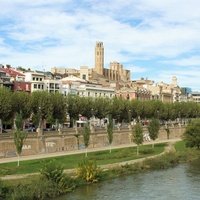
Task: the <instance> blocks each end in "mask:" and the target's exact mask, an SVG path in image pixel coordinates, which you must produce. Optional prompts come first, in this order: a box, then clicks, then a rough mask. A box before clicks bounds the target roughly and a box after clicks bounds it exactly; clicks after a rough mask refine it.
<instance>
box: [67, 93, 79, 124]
mask: <svg viewBox="0 0 200 200" xmlns="http://www.w3.org/2000/svg"><path fill="white" fill-rule="evenodd" d="M66 102H67V112H68V113H69V117H70V127H72V126H73V125H74V120H78V118H79V114H80V113H81V111H82V108H83V106H82V101H81V97H79V96H75V95H68V96H67V98H66Z"/></svg>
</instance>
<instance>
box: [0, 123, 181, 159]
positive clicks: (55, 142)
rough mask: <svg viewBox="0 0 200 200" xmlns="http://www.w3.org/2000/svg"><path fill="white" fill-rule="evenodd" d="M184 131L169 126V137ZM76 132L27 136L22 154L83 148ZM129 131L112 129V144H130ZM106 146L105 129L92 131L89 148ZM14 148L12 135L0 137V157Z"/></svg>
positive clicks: (11, 154)
mask: <svg viewBox="0 0 200 200" xmlns="http://www.w3.org/2000/svg"><path fill="white" fill-rule="evenodd" d="M145 131H146V128H145V127H144V132H145ZM184 131H185V128H184V127H174V128H170V138H171V139H172V138H180V137H181V136H182V134H183V132H184ZM75 134H76V132H69V133H67V132H65V133H63V134H60V135H58V134H55V133H54V134H48V135H44V136H41V137H37V136H36V135H35V136H34V135H31V133H30V134H29V136H28V137H27V139H26V140H25V142H24V145H23V151H22V155H35V154H41V153H55V152H61V151H72V150H77V149H78V148H79V149H83V148H84V143H83V138H82V136H81V135H80V136H79V137H75ZM158 139H160V140H162V139H167V134H166V131H165V129H164V128H161V129H160V131H159V138H158ZM131 142H132V141H131V131H130V130H129V129H122V130H114V134H113V143H112V144H113V145H122V144H130V143H131ZM104 146H108V139H107V134H106V130H99V131H96V132H95V133H93V134H92V135H91V137H90V145H89V148H96V147H104ZM15 156H16V150H15V145H14V140H13V137H12V136H10V137H8V138H1V139H0V158H6V157H15Z"/></svg>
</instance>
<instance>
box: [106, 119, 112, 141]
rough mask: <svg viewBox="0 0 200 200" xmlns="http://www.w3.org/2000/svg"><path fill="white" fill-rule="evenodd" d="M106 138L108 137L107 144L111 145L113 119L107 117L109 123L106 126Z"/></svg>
mask: <svg viewBox="0 0 200 200" xmlns="http://www.w3.org/2000/svg"><path fill="white" fill-rule="evenodd" d="M107 136H108V142H109V144H110V145H111V144H112V141H113V119H112V117H111V116H109V121H108V125H107Z"/></svg>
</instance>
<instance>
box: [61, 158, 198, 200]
mask: <svg viewBox="0 0 200 200" xmlns="http://www.w3.org/2000/svg"><path fill="white" fill-rule="evenodd" d="M199 183H200V160H199V161H197V162H194V163H191V165H189V166H188V165H180V166H178V167H176V168H172V169H168V170H162V171H154V172H149V173H144V174H141V173H140V174H135V175H131V176H124V177H120V178H117V179H114V180H109V181H105V182H101V183H98V184H93V185H89V186H85V187H82V188H79V189H77V190H76V191H75V192H74V193H71V194H68V195H66V196H65V197H62V198H59V200H65V199H70V200H155V199H159V200H160V199H161V200H169V199H170V200H173V199H175V200H179V199H183V200H191V199H192V200H193V199H194V200H195V199H200V197H199V190H200V185H199Z"/></svg>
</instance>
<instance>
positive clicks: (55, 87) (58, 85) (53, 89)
mask: <svg viewBox="0 0 200 200" xmlns="http://www.w3.org/2000/svg"><path fill="white" fill-rule="evenodd" d="M44 90H45V91H47V92H49V93H57V92H58V93H62V82H61V80H56V79H44Z"/></svg>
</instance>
